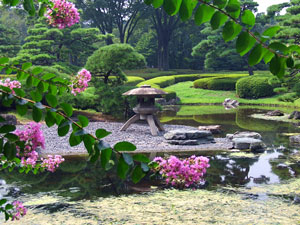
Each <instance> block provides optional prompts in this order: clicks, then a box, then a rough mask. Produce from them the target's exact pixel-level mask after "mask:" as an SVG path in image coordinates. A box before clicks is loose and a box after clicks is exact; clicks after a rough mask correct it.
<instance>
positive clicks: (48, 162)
mask: <svg viewBox="0 0 300 225" xmlns="http://www.w3.org/2000/svg"><path fill="white" fill-rule="evenodd" d="M40 128H41V124H39V123H35V122H29V123H28V124H27V125H26V126H25V129H24V130H16V131H15V132H14V133H15V134H16V135H17V136H19V139H20V141H24V142H25V147H24V152H20V149H19V148H18V154H17V156H18V157H20V158H21V164H22V165H23V166H29V165H30V166H31V167H32V168H34V167H35V166H36V165H37V161H38V153H37V152H36V149H37V148H38V147H41V148H43V149H44V148H45V138H44V135H43V132H42V131H41V129H40ZM63 161H64V158H62V156H60V155H55V157H54V158H53V156H51V155H48V158H46V159H42V163H41V167H43V168H47V170H48V171H50V172H54V171H55V168H57V167H58V166H59V164H60V163H62V162H63Z"/></svg>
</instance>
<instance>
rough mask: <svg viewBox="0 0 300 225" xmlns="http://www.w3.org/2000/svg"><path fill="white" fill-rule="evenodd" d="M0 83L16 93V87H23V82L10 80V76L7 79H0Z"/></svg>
mask: <svg viewBox="0 0 300 225" xmlns="http://www.w3.org/2000/svg"><path fill="white" fill-rule="evenodd" d="M0 85H1V86H4V87H8V88H9V89H10V90H12V93H13V94H15V91H14V90H13V89H14V88H21V83H20V82H19V81H17V80H12V81H11V80H10V78H6V79H5V80H3V81H2V80H0Z"/></svg>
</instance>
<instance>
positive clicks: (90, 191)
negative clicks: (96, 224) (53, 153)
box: [0, 159, 125, 200]
mask: <svg viewBox="0 0 300 225" xmlns="http://www.w3.org/2000/svg"><path fill="white" fill-rule="evenodd" d="M0 177H1V178H2V179H4V180H6V182H7V183H14V182H17V183H18V184H19V185H20V186H21V191H22V192H25V193H29V194H35V193H39V192H50V191H57V193H58V194H59V195H61V196H64V197H70V198H71V200H80V199H91V198H93V197H94V196H107V195H117V194H119V193H121V192H124V190H125V184H124V183H123V182H121V181H120V180H119V179H118V178H117V176H116V175H115V173H106V172H105V171H104V170H103V169H102V168H101V166H100V165H99V163H98V164H96V165H93V164H91V163H88V162H86V161H84V160H74V159H73V160H69V161H66V162H64V163H63V164H62V165H61V167H60V168H59V169H58V170H57V171H56V172H55V173H50V172H44V173H40V174H38V175H33V174H32V173H29V174H24V173H23V174H20V173H18V172H17V171H14V172H11V173H9V172H7V171H3V172H1V173H0ZM70 190H71V191H70Z"/></svg>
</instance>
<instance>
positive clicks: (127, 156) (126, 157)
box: [122, 153, 134, 166]
mask: <svg viewBox="0 0 300 225" xmlns="http://www.w3.org/2000/svg"><path fill="white" fill-rule="evenodd" d="M122 155H123V158H124V161H125V162H126V163H127V164H128V165H129V166H132V165H134V162H133V159H132V156H131V155H130V154H128V153H122Z"/></svg>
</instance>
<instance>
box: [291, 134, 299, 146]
mask: <svg viewBox="0 0 300 225" xmlns="http://www.w3.org/2000/svg"><path fill="white" fill-rule="evenodd" d="M290 142H291V143H297V144H300V135H295V136H291V137H290Z"/></svg>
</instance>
